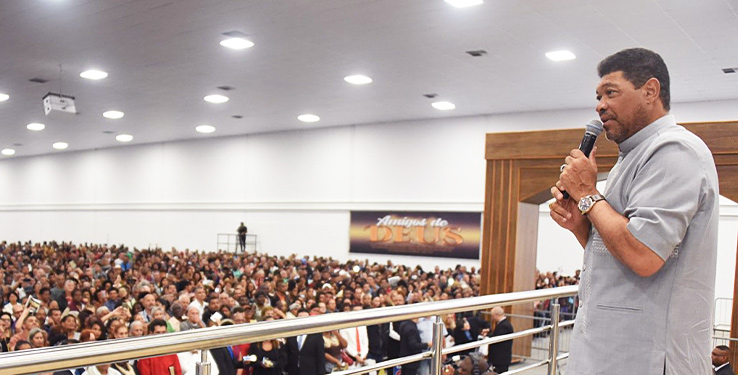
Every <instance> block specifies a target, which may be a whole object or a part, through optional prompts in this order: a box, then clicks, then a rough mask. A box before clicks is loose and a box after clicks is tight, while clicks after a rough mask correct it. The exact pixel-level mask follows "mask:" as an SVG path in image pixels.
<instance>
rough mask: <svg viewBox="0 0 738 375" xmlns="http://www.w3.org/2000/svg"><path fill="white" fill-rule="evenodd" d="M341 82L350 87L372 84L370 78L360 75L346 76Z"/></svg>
mask: <svg viewBox="0 0 738 375" xmlns="http://www.w3.org/2000/svg"><path fill="white" fill-rule="evenodd" d="M343 80H344V81H346V82H348V83H350V84H352V85H366V84H367V83H372V79H371V78H369V77H367V76H364V75H361V74H356V75H352V76H346V77H343Z"/></svg>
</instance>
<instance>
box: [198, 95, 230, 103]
mask: <svg viewBox="0 0 738 375" xmlns="http://www.w3.org/2000/svg"><path fill="white" fill-rule="evenodd" d="M203 99H204V100H205V101H206V102H208V103H215V104H220V103H225V102H227V101H228V97H227V96H223V95H218V94H213V95H208V96H206V97H204V98H203Z"/></svg>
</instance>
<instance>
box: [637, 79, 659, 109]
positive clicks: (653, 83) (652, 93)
mask: <svg viewBox="0 0 738 375" xmlns="http://www.w3.org/2000/svg"><path fill="white" fill-rule="evenodd" d="M641 90H642V91H643V93H644V96H645V99H646V102H647V103H648V104H652V103H655V102H657V101H659V102H660V98H659V95H660V93H661V82H659V80H658V79H656V78H653V77H652V78H649V79H648V81H646V83H644V84H643V86H642V87H641Z"/></svg>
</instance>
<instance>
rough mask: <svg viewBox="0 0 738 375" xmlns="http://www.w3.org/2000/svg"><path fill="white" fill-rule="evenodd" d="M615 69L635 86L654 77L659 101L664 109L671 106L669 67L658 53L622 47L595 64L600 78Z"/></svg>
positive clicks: (641, 84)
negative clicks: (657, 87)
mask: <svg viewBox="0 0 738 375" xmlns="http://www.w3.org/2000/svg"><path fill="white" fill-rule="evenodd" d="M617 71H621V72H623V77H625V79H627V80H628V81H629V82H630V83H632V84H633V86H635V87H636V88H638V87H641V86H643V84H645V83H646V81H648V80H649V79H651V78H656V79H657V80H658V81H659V83H660V84H661V91H660V92H659V97H660V98H661V103H662V104H663V105H664V109H665V110H667V111H668V110H669V108H670V107H671V104H670V102H671V93H670V92H671V91H670V89H669V82H670V81H669V69H667V68H666V63H665V62H664V59H662V58H661V56H659V54H658V53H656V52H653V51H651V50H647V49H645V48H630V49H624V50H622V51H620V52H618V53H616V54H614V55H611V56H608V57H606V58H605V59H604V60H602V61H601V62H600V64H599V65H598V66H597V73H598V74H599V76H600V78H602V77H604V76H606V75H608V74H610V73H614V72H617Z"/></svg>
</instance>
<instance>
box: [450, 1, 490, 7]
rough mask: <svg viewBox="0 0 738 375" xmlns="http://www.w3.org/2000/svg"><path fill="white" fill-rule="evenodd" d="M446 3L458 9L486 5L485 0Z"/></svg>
mask: <svg viewBox="0 0 738 375" xmlns="http://www.w3.org/2000/svg"><path fill="white" fill-rule="evenodd" d="M445 1H446V2H447V3H449V4H451V5H452V6H454V7H456V8H466V7H472V6H475V5H481V4H482V3H484V0H445Z"/></svg>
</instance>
